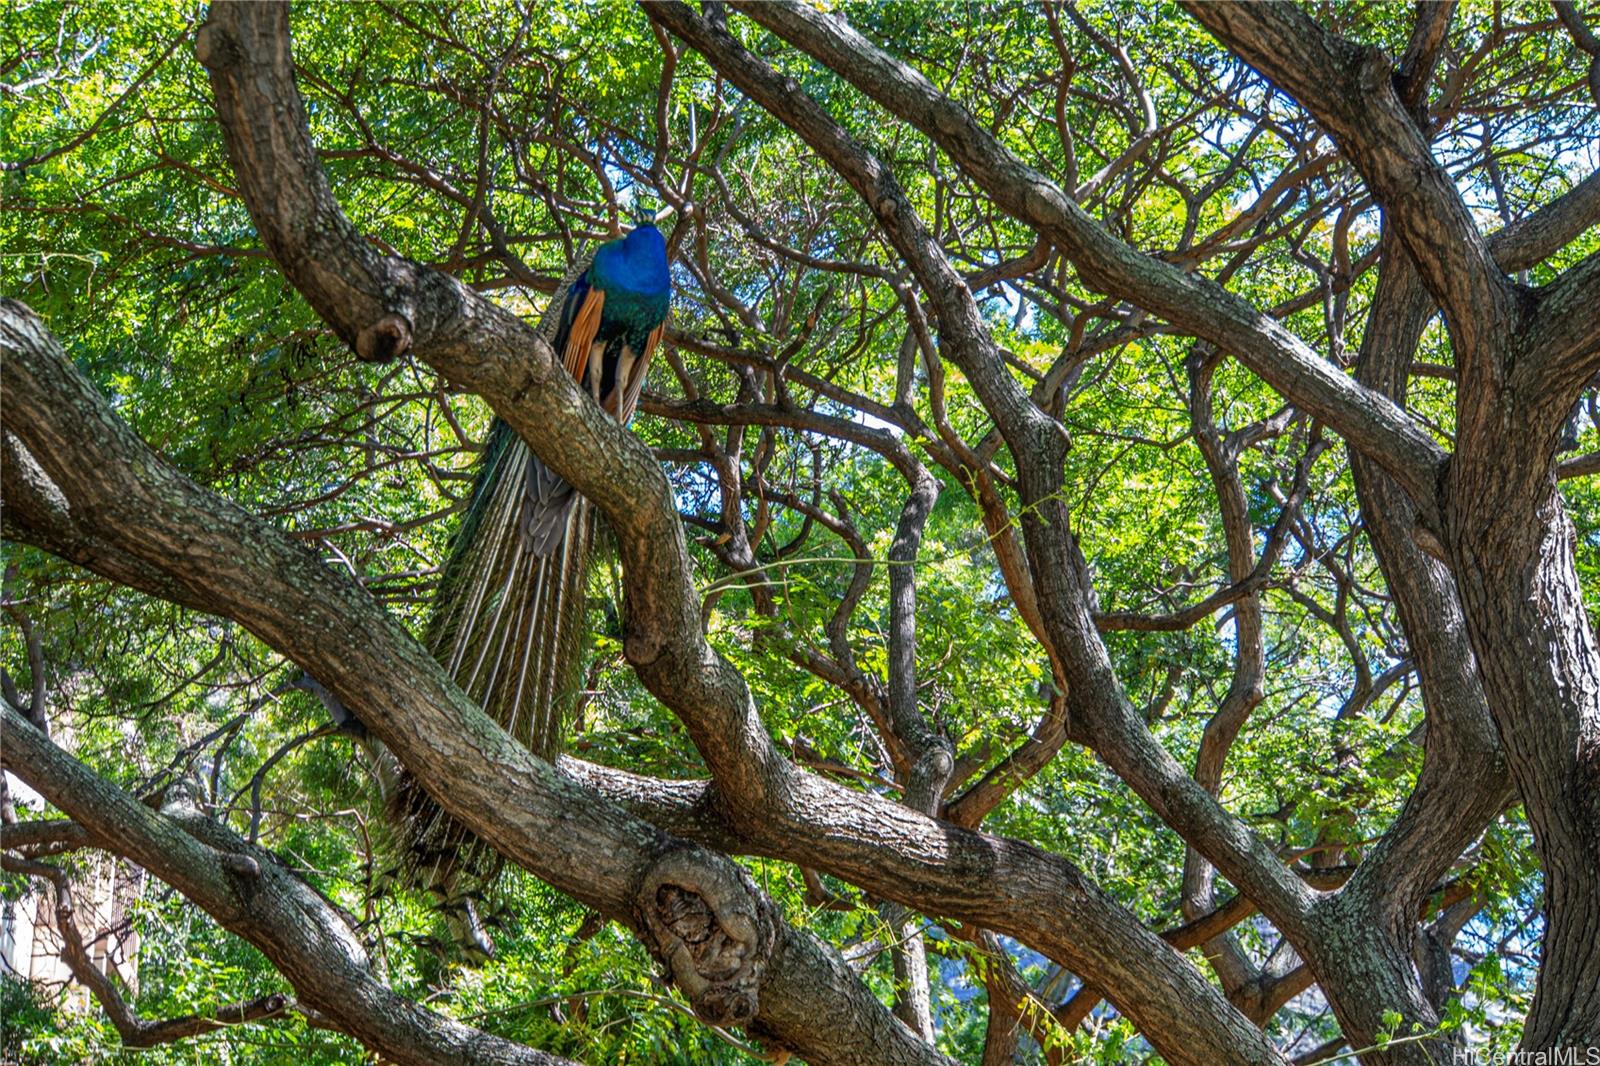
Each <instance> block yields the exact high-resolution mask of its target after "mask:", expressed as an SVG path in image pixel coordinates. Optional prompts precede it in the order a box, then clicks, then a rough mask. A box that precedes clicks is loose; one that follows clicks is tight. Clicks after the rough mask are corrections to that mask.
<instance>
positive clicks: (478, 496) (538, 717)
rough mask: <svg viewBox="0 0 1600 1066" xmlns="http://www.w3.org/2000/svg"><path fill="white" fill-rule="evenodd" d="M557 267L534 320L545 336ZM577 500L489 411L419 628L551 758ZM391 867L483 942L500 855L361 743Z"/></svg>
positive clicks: (579, 651) (580, 584) (478, 948)
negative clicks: (484, 913)
mask: <svg viewBox="0 0 1600 1066" xmlns="http://www.w3.org/2000/svg"><path fill="white" fill-rule="evenodd" d="M582 269H583V264H580V265H579V267H578V268H577V269H576V270H574V271H573V273H572V275H570V276H569V278H568V281H567V284H564V285H563V286H562V287H561V289H560V290H559V291H558V292H557V293H556V295H555V297H554V298H553V299H552V300H551V303H550V310H549V311H547V312H546V315H545V320H544V322H543V323H542V324H541V327H540V328H541V332H542V333H544V334H545V336H546V338H547V339H553V337H554V334H555V331H556V330H557V329H558V328H559V327H560V325H561V323H560V322H559V316H560V314H561V309H562V308H563V305H564V303H565V302H566V301H565V293H566V289H567V286H568V285H569V284H570V283H571V280H572V279H573V278H576V277H577V276H578V275H579V274H580V273H581V271H582ZM595 522H596V517H595V513H594V510H593V508H592V507H591V506H590V504H589V502H588V501H587V500H585V499H583V497H581V496H579V495H578V494H577V493H576V492H574V491H573V489H572V487H571V486H570V485H568V484H567V483H566V482H565V481H564V480H562V479H561V478H560V476H559V475H557V474H555V473H554V472H553V471H551V470H550V469H549V468H548V467H546V466H545V465H544V464H543V463H541V462H540V461H539V459H538V457H537V456H535V455H534V454H533V453H532V452H531V451H530V450H529V449H528V446H527V444H526V443H524V442H523V440H522V438H520V437H519V436H517V434H516V433H515V432H514V431H513V430H512V429H511V427H510V426H509V425H507V424H506V423H504V422H502V421H501V420H500V419H498V418H497V419H495V420H494V424H493V425H492V426H491V428H490V430H489V436H488V440H487V441H486V442H485V445H484V451H483V454H482V455H481V457H480V459H479V466H478V474H477V477H476V479H475V480H474V484H473V494H472V499H471V503H470V504H469V506H468V509H467V512H466V514H465V515H464V516H463V518H462V522H461V528H460V529H459V530H458V531H457V533H456V535H455V538H454V540H453V543H452V548H451V554H450V557H449V559H448V561H447V562H446V564H445V567H444V574H443V577H442V579H441V581H440V586H439V591H438V594H437V596H436V597H435V600H434V607H433V613H432V615H431V616H430V618H429V622H428V627H427V631H426V635H425V637H424V641H425V643H426V644H427V646H428V649H429V650H430V651H431V652H432V653H433V655H434V657H435V658H436V659H437V660H438V662H439V663H440V665H442V666H443V667H444V668H445V670H446V671H447V672H448V673H449V674H450V676H451V678H453V679H454V680H455V682H456V684H457V685H458V686H460V688H461V689H462V691H464V692H465V693H466V694H467V695H469V696H470V697H472V699H473V700H474V701H476V702H477V703H478V705H479V706H481V707H482V708H483V710H484V712H485V713H486V714H488V715H489V716H490V717H491V718H493V719H494V720H495V721H496V722H498V723H499V724H500V725H501V726H502V727H503V728H504V729H505V730H506V731H507V732H509V733H510V734H511V735H512V736H513V737H515V738H516V739H517V740H518V741H519V742H521V743H522V744H523V745H525V746H526V747H527V748H528V749H529V750H530V751H532V752H533V753H534V754H536V755H538V756H540V757H541V758H544V759H547V760H553V759H554V758H555V757H556V755H557V754H558V752H559V751H560V748H561V740H562V733H563V729H564V726H565V725H566V722H567V719H568V717H569V715H570V712H571V710H572V708H573V706H574V704H575V702H576V699H577V690H578V687H579V682H580V679H581V671H582V659H583V649H584V639H583V636H584V632H585V627H584V624H583V623H584V613H585V602H586V591H587V584H588V566H589V555H590V551H591V548H592V546H593V544H594V527H595ZM374 763H375V770H376V778H377V783H378V789H379V792H380V794H381V796H382V799H383V806H384V821H385V822H386V824H387V836H388V838H389V840H388V847H387V849H386V850H388V851H390V852H391V863H392V869H391V874H392V876H393V878H394V879H395V880H398V881H399V882H400V883H401V884H404V885H406V886H408V887H412V888H416V889H420V890H422V891H425V892H427V893H429V894H430V895H431V896H433V897H434V899H435V902H436V904H437V906H438V908H439V910H440V912H441V916H442V917H443V919H444V921H445V924H446V926H447V927H448V929H449V932H450V936H451V939H452V940H453V941H454V942H455V947H456V948H457V949H458V950H459V952H460V953H461V955H462V956H463V957H464V958H465V959H466V960H467V961H481V960H483V959H485V958H487V957H489V956H491V955H492V954H493V943H492V941H491V940H490V939H489V936H488V933H487V931H486V930H485V929H484V926H483V921H482V918H481V915H480V913H479V910H480V909H479V903H480V902H481V900H482V898H483V895H484V893H485V891H486V890H487V888H488V887H489V885H490V883H491V882H492V881H493V879H494V877H495V875H496V874H497V873H498V872H499V869H500V859H499V856H498V855H497V854H496V853H495V851H494V850H493V849H492V848H490V847H489V846H488V845H487V844H484V843H483V842H482V841H480V840H478V839H477V838H476V837H474V836H473V834H472V833H471V831H470V830H468V829H467V828H466V827H465V826H463V825H461V824H460V823H459V822H457V821H456V820H455V819H454V818H452V817H450V816H449V815H448V814H446V813H445V812H444V810H443V809H442V808H440V807H439V805H438V804H437V803H436V802H435V801H434V800H433V798H432V797H431V796H429V795H428V793H427V792H426V790H424V789H423V787H422V785H421V783H420V782H418V781H417V779H416V778H415V777H414V776H413V775H412V774H410V773H409V772H407V771H406V770H405V769H404V767H402V766H401V765H400V764H399V761H398V760H396V759H395V758H394V757H393V756H392V755H390V754H389V753H388V752H387V751H381V750H378V751H375V752H374Z"/></svg>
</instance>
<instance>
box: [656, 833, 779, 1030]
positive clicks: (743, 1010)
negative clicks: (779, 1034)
mask: <svg viewBox="0 0 1600 1066" xmlns="http://www.w3.org/2000/svg"><path fill="white" fill-rule="evenodd" d="M635 905H636V907H637V908H638V913H639V917H640V918H641V920H642V922H641V924H642V925H643V926H644V928H645V930H646V931H647V932H648V934H649V936H648V937H647V938H646V941H645V943H646V946H648V947H649V948H650V951H651V953H652V954H653V955H655V957H656V958H657V959H658V960H659V961H660V962H661V963H662V964H663V965H664V966H665V967H666V968H667V973H668V976H669V977H670V978H671V979H672V981H673V983H674V984H676V985H677V986H678V987H679V988H680V989H682V990H683V993H684V995H685V996H687V997H688V999H689V1003H690V1005H691V1006H692V1007H693V1008H694V1012H695V1014H696V1015H698V1016H699V1017H700V1018H701V1019H703V1020H704V1021H707V1022H710V1023H711V1024H713V1025H724V1026H726V1025H741V1026H742V1025H747V1024H749V1023H750V1022H751V1021H752V1020H753V1019H754V1018H755V1016H756V1011H757V1010H758V1009H759V1006H760V990H761V979H762V976H763V975H764V974H765V972H766V968H767V962H768V960H769V959H770V958H771V955H772V947H773V943H774V940H775V936H776V927H775V925H774V922H773V918H772V915H771V913H770V912H771V907H772V905H771V903H770V902H768V901H767V900H766V899H765V897H763V896H762V895H761V893H760V892H759V891H758V890H757V889H756V886H755V885H754V884H753V883H752V882H751V881H750V879H749V878H748V877H746V876H745V875H744V873H743V872H742V871H740V870H739V869H738V868H737V867H735V866H733V865H732V864H731V863H729V862H727V861H726V860H720V861H719V860H717V859H714V858H713V857H712V856H711V855H710V854H709V853H707V852H703V851H700V850H699V849H683V850H680V851H674V852H671V853H669V854H667V855H666V856H664V857H663V858H661V859H660V860H658V861H657V862H656V864H655V865H654V866H653V867H652V868H651V869H650V872H649V873H648V874H646V875H645V878H644V883H643V885H642V887H641V888H640V890H639V894H638V896H637V897H636V903H635Z"/></svg>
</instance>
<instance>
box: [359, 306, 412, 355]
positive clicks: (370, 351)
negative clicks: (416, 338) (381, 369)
mask: <svg viewBox="0 0 1600 1066" xmlns="http://www.w3.org/2000/svg"><path fill="white" fill-rule="evenodd" d="M410 349H411V321H410V319H408V318H406V317H405V316H404V315H398V314H394V313H392V312H391V313H390V314H387V315H384V316H383V317H382V318H380V319H378V321H376V322H374V323H372V325H370V326H368V327H367V328H366V329H364V330H362V331H361V332H360V334H359V335H357V337H356V355H357V356H359V357H360V358H361V360H362V361H363V362H367V363H388V362H393V361H394V360H396V359H398V358H400V357H401V356H402V355H404V354H406V352H408V351H410Z"/></svg>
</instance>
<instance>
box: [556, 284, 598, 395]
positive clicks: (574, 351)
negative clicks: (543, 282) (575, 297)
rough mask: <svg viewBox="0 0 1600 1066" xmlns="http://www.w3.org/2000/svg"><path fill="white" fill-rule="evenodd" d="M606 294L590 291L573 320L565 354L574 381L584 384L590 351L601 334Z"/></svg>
mask: <svg viewBox="0 0 1600 1066" xmlns="http://www.w3.org/2000/svg"><path fill="white" fill-rule="evenodd" d="M605 303H606V294H605V293H603V292H601V291H600V290H599V289H590V290H589V293H588V295H587V296H585V297H584V298H583V306H581V307H579V308H578V313H577V315H576V316H574V317H573V319H572V329H571V330H570V331H569V332H568V333H567V350H566V351H565V352H564V353H563V357H564V360H565V362H566V367H567V373H569V374H571V375H572V380H573V381H576V382H579V383H582V381H583V372H584V371H585V370H586V369H588V366H589V350H590V349H591V348H593V347H594V338H595V335H596V334H597V333H599V332H600V311H601V309H602V308H604V307H605Z"/></svg>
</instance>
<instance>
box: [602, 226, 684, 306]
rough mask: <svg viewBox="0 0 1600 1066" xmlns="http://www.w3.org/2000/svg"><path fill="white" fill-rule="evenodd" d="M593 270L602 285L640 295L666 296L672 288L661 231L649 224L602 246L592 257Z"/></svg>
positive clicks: (665, 247)
mask: <svg viewBox="0 0 1600 1066" xmlns="http://www.w3.org/2000/svg"><path fill="white" fill-rule="evenodd" d="M594 270H595V272H596V273H597V274H598V275H599V277H600V279H601V280H602V282H603V283H609V284H610V285H615V286H620V287H623V288H626V289H628V290H629V291H631V292H636V293H639V294H641V295H650V296H660V295H665V294H666V293H667V291H668V289H669V288H670V287H671V281H670V280H669V278H668V274H667V242H666V239H665V238H664V237H662V236H661V231H660V230H658V229H656V228H655V226H653V225H650V224H645V225H641V226H638V227H635V229H634V230H633V232H631V233H629V234H628V235H627V236H626V237H624V238H622V239H621V240H620V241H610V242H608V243H607V244H605V245H604V246H603V247H602V248H601V249H600V250H599V251H598V252H596V253H595V257H594ZM602 287H607V286H606V285H604V284H603V285H602Z"/></svg>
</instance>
